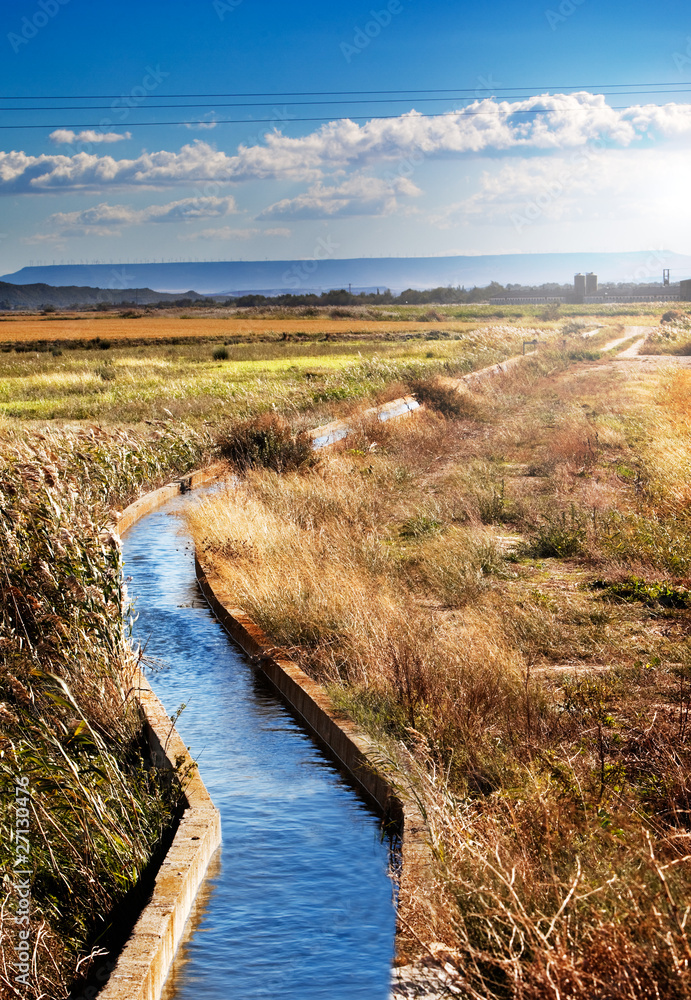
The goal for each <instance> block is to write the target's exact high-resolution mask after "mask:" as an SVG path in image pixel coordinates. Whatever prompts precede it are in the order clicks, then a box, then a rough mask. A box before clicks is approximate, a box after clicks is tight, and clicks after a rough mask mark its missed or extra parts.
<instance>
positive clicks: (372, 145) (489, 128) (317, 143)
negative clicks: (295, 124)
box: [0, 92, 691, 193]
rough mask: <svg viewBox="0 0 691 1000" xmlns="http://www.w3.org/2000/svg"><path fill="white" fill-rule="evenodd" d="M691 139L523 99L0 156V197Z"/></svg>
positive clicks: (677, 127)
mask: <svg viewBox="0 0 691 1000" xmlns="http://www.w3.org/2000/svg"><path fill="white" fill-rule="evenodd" d="M689 135H691V105H689V104H667V105H665V106H663V107H658V106H656V105H645V106H641V105H637V106H634V107H630V108H626V109H624V110H622V111H616V110H614V109H613V108H611V107H609V106H608V104H607V103H606V101H605V98H604V97H603V96H601V95H597V94H589V93H585V92H582V93H578V94H568V95H565V94H557V95H551V96H549V95H547V96H545V95H538V96H535V97H531V98H528V99H526V100H523V101H513V102H511V101H495V100H494V99H487V100H482V101H475V102H474V103H473V104H471V105H469V106H468V107H467V108H463V109H461V110H459V111H454V112H452V113H450V114H447V115H443V116H437V117H435V118H425V117H423V116H422V115H421V114H420V113H418V112H417V111H411V112H409V113H406V114H404V115H400V116H399V117H398V118H393V119H381V120H376V119H375V120H372V121H369V122H366V123H365V124H364V125H358V124H356V123H355V122H352V121H350V120H342V121H335V122H331V123H329V124H327V125H323V126H321V127H320V128H318V129H317V130H316V131H314V132H311V133H309V134H308V135H305V136H301V137H299V138H290V137H288V136H285V135H283V134H282V133H281V132H280V131H278V130H275V131H274V132H270V133H268V134H267V135H266V137H265V142H263V143H260V144H255V145H249V146H244V145H241V146H240V147H239V148H238V150H237V153H236V154H235V155H232V156H231V155H228V154H227V153H225V152H223V151H221V150H217V149H215V148H214V147H213V146H211V145H209V144H208V143H206V142H202V141H201V140H196V141H195V142H193V143H190V144H188V145H185V146H183V147H182V148H181V149H180V151H179V152H177V153H175V152H170V151H167V150H159V151H158V152H154V153H148V152H146V153H142V154H141V156H139V157H137V158H136V159H122V160H116V159H115V158H114V157H112V156H99V155H97V154H87V153H85V152H82V153H77V154H75V155H74V156H60V155H51V156H48V155H42V156H30V155H29V154H27V153H24V152H21V151H12V152H0V192H4V193H23V192H48V191H64V190H100V189H103V188H104V187H152V188H155V187H168V186H172V185H178V184H189V183H191V182H192V183H194V182H199V181H215V182H217V183H230V182H240V181H250V180H265V179H277V178H278V179H286V180H293V181H304V182H309V183H315V182H317V181H320V180H322V179H323V177H324V175H325V173H328V172H333V171H338V170H343V169H346V168H349V167H350V168H362V167H364V166H368V165H374V164H388V163H392V162H396V161H399V162H402V161H404V160H406V158H409V157H416V158H417V160H420V159H425V158H431V157H459V156H466V155H470V154H480V153H485V154H487V153H491V152H507V151H511V150H514V151H516V150H519V149H520V150H526V151H539V152H543V153H550V152H558V151H560V150H562V151H564V150H570V149H578V148H581V147H584V146H585V145H587V144H588V143H592V142H595V141H598V140H602V141H603V142H605V143H607V144H608V145H612V146H616V147H622V148H623V147H627V146H630V145H631V144H632V143H634V142H640V141H642V140H644V139H645V140H646V142H650V141H660V140H664V139H677V140H678V139H680V138H683V137H687V136H689Z"/></svg>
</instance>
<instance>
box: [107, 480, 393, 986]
mask: <svg viewBox="0 0 691 1000" xmlns="http://www.w3.org/2000/svg"><path fill="white" fill-rule="evenodd" d="M189 502H190V498H189V497H180V498H176V499H175V500H173V501H171V502H170V503H168V504H166V505H165V506H164V507H161V508H159V509H158V510H157V511H155V512H154V513H152V514H149V515H148V516H146V517H145V518H143V519H142V520H141V521H139V522H138V523H137V524H135V525H134V526H133V527H132V528H130V529H129V531H128V532H127V533H126V534H125V537H124V539H123V550H124V553H123V554H124V562H125V575H126V578H127V579H128V589H129V593H130V596H131V597H132V598H134V600H135V601H136V604H135V608H136V613H137V615H138V619H137V622H136V625H135V638H136V640H138V641H139V642H140V643H141V645H142V646H145V647H146V653H147V656H148V657H152V658H155V660H156V661H157V662H158V666H157V668H156V671H155V673H154V675H153V676H152V677H151V683H152V686H153V688H154V690H155V691H156V694H157V695H158V696H159V698H160V699H161V701H162V702H163V704H164V706H165V708H166V710H167V712H168V714H169V715H173V714H174V713H175V712H176V711H177V710H178V708H179V707H180V705H181V704H182V703H184V704H185V705H186V707H185V709H184V710H183V711H182V713H181V715H180V717H179V719H178V721H177V728H178V730H179V732H180V734H181V736H182V738H183V739H184V741H185V743H186V744H187V745H188V746H189V747H190V749H191V752H192V755H193V757H195V759H196V760H197V761H198V763H199V769H200V773H201V776H202V778H203V780H204V782H205V784H206V786H207V788H208V790H209V792H210V794H211V797H212V798H213V801H214V803H215V804H216V806H217V807H218V808H219V810H220V812H221V821H222V827H223V845H222V847H221V848H220V850H219V853H218V854H217V856H216V857H215V858H214V861H213V862H212V866H211V868H210V877H209V879H208V880H207V882H206V883H205V885H204V887H203V890H202V892H201V893H200V898H199V901H198V905H197V908H196V915H195V921H194V923H195V926H194V929H193V932H192V933H191V934H190V935H189V937H188V940H187V941H186V942H185V943H184V944H183V946H182V947H181V949H180V951H179V953H178V956H177V957H176V960H175V963H174V966H173V969H172V970H171V974H170V975H169V977H168V982H167V984H166V991H165V994H164V996H165V998H166V1000H230V998H232V1000H255V998H269V997H270V998H272V1000H273V998H275V997H278V996H280V997H281V1000H317V998H319V1000H326V998H328V1000H386V998H387V997H388V996H389V988H390V978H391V961H392V957H393V942H394V924H395V915H394V908H393V902H392V893H391V882H390V880H389V878H388V875H387V869H388V860H389V856H388V847H387V845H386V843H384V842H382V840H381V837H380V824H379V821H378V818H377V817H376V816H375V815H374V814H373V813H372V812H371V811H370V810H369V809H368V808H367V806H366V805H364V804H363V802H362V801H361V800H360V799H359V798H358V796H357V794H356V793H355V792H354V791H353V790H352V789H351V788H350V786H349V785H348V784H347V783H346V782H345V781H344V779H343V778H342V777H341V775H340V773H339V772H338V770H337V769H336V768H335V767H334V766H333V765H332V763H331V762H330V761H329V760H328V759H326V758H325V757H324V755H323V754H322V753H321V751H320V750H319V748H318V747H317V746H316V745H315V744H314V743H313V742H312V740H311V739H310V737H308V736H307V735H306V734H305V733H304V731H303V730H302V729H301V728H300V726H299V725H298V724H297V722H296V721H295V720H294V719H293V717H292V716H291V715H290V713H289V712H288V710H287V709H286V708H285V707H284V706H283V704H282V703H281V702H280V701H279V700H277V698H276V697H275V696H274V695H273V694H272V692H271V690H270V688H269V687H268V685H267V684H266V682H265V681H263V680H262V678H261V676H260V675H258V674H257V673H256V671H255V670H254V669H253V668H252V667H251V666H250V665H249V664H248V662H247V660H246V658H245V657H244V655H243V653H242V652H241V651H240V650H239V649H238V648H237V647H235V646H234V645H233V644H232V642H231V640H230V639H229V638H228V636H227V635H226V633H225V632H224V631H223V629H222V628H221V626H220V625H219V624H218V622H217V621H216V619H215V618H214V617H213V615H212V613H211V612H210V610H209V609H208V607H207V606H206V604H205V602H204V600H203V598H202V597H201V595H200V594H199V592H198V590H197V585H196V580H195V574H194V549H193V546H192V542H191V540H190V538H189V536H188V535H187V534H186V533H185V532H184V524H183V522H182V519H181V518H180V517H179V516H177V515H178V514H179V512H180V510H181V508H182V506H183V504H185V503H189ZM192 502H193V500H192Z"/></svg>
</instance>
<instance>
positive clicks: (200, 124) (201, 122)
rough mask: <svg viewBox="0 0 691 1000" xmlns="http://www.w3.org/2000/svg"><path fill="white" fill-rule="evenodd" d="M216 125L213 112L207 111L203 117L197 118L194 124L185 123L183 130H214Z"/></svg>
mask: <svg viewBox="0 0 691 1000" xmlns="http://www.w3.org/2000/svg"><path fill="white" fill-rule="evenodd" d="M217 125H218V122H217V121H216V112H215V111H207V113H206V114H205V115H203V116H202V117H201V118H197V120H196V121H194V122H185V128H189V129H199V130H204V129H211V128H216V126H217Z"/></svg>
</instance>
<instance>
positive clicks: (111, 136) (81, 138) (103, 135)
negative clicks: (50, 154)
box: [48, 128, 132, 145]
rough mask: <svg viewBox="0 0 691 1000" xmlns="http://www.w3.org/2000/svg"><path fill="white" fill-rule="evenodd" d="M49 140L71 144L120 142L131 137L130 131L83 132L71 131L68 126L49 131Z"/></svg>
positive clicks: (88, 130)
mask: <svg viewBox="0 0 691 1000" xmlns="http://www.w3.org/2000/svg"><path fill="white" fill-rule="evenodd" d="M48 138H49V139H50V141H51V142H54V143H56V144H59V143H62V142H65V143H67V144H68V145H72V144H73V143H75V142H83V143H87V142H105V143H111V142H122V141H123V139H131V138H132V133H131V132H124V133H123V132H96V131H95V130H94V129H87V130H86V131H85V132H73V131H72V130H71V129H68V128H59V129H56V130H55V132H51V133H50V135H49V136H48Z"/></svg>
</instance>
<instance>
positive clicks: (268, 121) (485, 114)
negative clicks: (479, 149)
mask: <svg viewBox="0 0 691 1000" xmlns="http://www.w3.org/2000/svg"><path fill="white" fill-rule="evenodd" d="M652 106H653V107H663V105H659V104H656V105H652ZM607 107H608V109H609V110H610V111H628V110H629V106H628V105H626V104H623V105H618V106H617V105H614V106H613V105H608V106H607ZM142 110H143V109H142ZM590 110H592V109H591V108H588V107H581V108H522V109H521V108H519V109H517V110H516V111H508V112H507V111H502V110H501V109H497V110H496V111H467V110H466V109H465V108H461V109H460V110H458V111H444V112H440V113H438V114H434V113H430V114H425V113H424V112H419V113H418V114H417V115H416V118H449V117H453V116H462V117H464V118H496V117H498V116H502V115H503V116H505V117H513V116H514V115H551V114H555V113H558V114H560V115H561V114H582V113H586V112H588V111H590ZM595 110H600V109H595ZM678 111H679V112H680V113H681V114H689V113H691V107H689V108H688V109H683V108H679V109H678ZM401 117H402V115H400V114H398V115H348V116H347V117H345V118H332V117H330V116H327V117H324V116H322V117H320V118H287V119H285V120H281V121H280V122H277V120H276V119H275V118H215V119H213V121H211V120H209V121H208V122H200V121H199V120H195V119H192V120H191V121H190V120H189V119H186V120H185V121H172V122H130V121H128V122H127V128H128V129H130V128H153V127H154V126H161V125H163V126H165V125H192V126H194V125H196V126H199V125H207V126H209V125H214V126H216V125H277V124H288V125H293V124H296V123H299V122H344V121H351V122H372V121H395V120H397V119H400V118H401ZM109 124H115V125H116V127H117V123H112V122H109ZM102 127H103V123H102V122H99V123H98V124H94V125H88V124H84V123H79V124H77V125H65V124H60V125H55V124H53V125H47V124H43V125H0V129H15V130H19V129H22V130H24V129H37V128H42V129H53V130H56V129H70V130H71V129H97V128H102ZM122 127H123V128H124V127H125V123H124V122H123V125H122Z"/></svg>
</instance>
